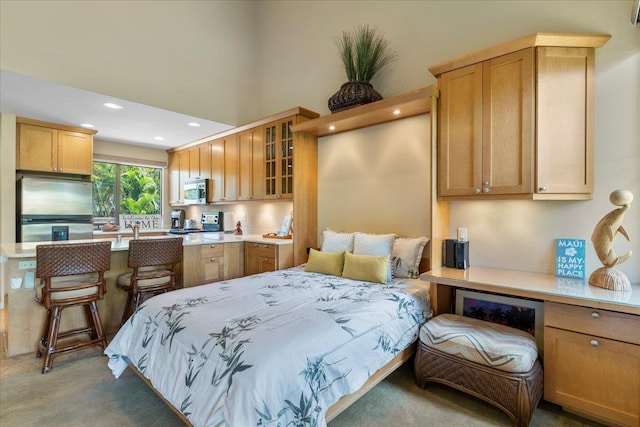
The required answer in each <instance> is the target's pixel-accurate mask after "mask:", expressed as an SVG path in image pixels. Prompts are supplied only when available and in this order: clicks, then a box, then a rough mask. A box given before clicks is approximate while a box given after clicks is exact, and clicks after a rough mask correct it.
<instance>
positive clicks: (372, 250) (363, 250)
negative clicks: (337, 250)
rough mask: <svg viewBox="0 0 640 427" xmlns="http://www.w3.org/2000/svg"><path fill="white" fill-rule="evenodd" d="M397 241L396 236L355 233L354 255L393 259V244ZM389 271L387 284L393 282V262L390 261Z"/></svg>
mask: <svg viewBox="0 0 640 427" xmlns="http://www.w3.org/2000/svg"><path fill="white" fill-rule="evenodd" d="M395 240H396V235H395V234H366V233H355V236H354V239H353V254H354V255H375V256H381V255H388V256H389V257H391V251H392V249H393V242H394V241H395ZM389 259H391V258H389ZM387 271H388V275H387V282H391V261H389V268H388V269H387Z"/></svg>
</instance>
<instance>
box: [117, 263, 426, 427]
mask: <svg viewBox="0 0 640 427" xmlns="http://www.w3.org/2000/svg"><path fill="white" fill-rule="evenodd" d="M430 313H431V309H430V307H429V295H428V285H427V284H426V283H425V282H422V283H420V282H419V281H413V282H403V281H399V280H395V281H394V282H393V284H390V285H380V284H373V283H369V282H361V281H354V280H349V279H343V278H340V277H335V276H328V275H323V274H318V273H306V272H305V271H304V270H303V269H302V268H301V267H296V268H292V269H288V270H281V271H276V272H271V273H264V274H258V275H255V276H249V277H245V278H241V279H235V280H230V281H225V282H218V283H214V284H211V285H204V286H197V287H193V288H187V289H181V290H177V291H174V292H169V293H166V294H162V295H159V296H156V297H154V298H151V299H150V300H148V301H147V302H145V304H144V305H143V306H141V307H140V308H139V309H138V310H137V311H136V312H135V314H134V315H133V316H132V317H131V319H129V321H127V323H126V324H125V325H124V326H123V327H122V328H121V329H120V331H119V332H118V334H117V335H116V336H115V338H114V339H113V341H112V342H111V343H110V344H109V346H108V347H107V349H106V350H105V353H106V354H107V356H109V367H110V368H111V370H112V371H113V374H114V375H115V376H116V377H119V376H120V375H121V374H122V372H123V371H124V370H125V369H126V368H127V366H128V365H129V364H132V365H134V366H135V368H136V369H137V370H138V371H140V372H141V373H142V374H143V375H144V376H145V377H146V378H148V379H149V380H150V381H151V383H152V384H153V386H154V388H155V389H156V390H158V391H159V392H160V393H161V394H162V395H163V396H164V397H165V399H167V400H168V401H169V402H171V404H172V405H173V406H174V407H175V408H177V409H178V410H180V411H181V412H182V413H183V414H184V415H185V417H186V418H187V419H189V421H190V422H191V424H193V425H194V426H233V427H235V426H288V425H294V426H325V425H326V420H325V414H326V410H327V409H328V408H329V407H330V406H331V405H333V404H334V403H336V402H337V401H338V399H340V397H342V396H344V395H347V394H350V393H353V392H354V391H356V390H358V389H359V388H360V387H361V386H362V385H363V384H364V382H365V381H366V380H367V379H368V378H369V377H370V376H371V375H373V374H374V373H375V372H376V371H377V370H378V369H379V368H380V367H382V366H383V365H385V364H386V363H387V362H389V361H390V360H391V359H392V358H393V357H394V356H395V355H396V354H398V353H399V352H400V351H402V350H404V349H405V348H406V347H408V346H409V345H410V344H411V343H413V342H414V341H415V340H416V339H417V337H418V333H419V328H420V326H421V325H422V324H423V323H424V322H425V321H426V320H427V317H428V316H429V315H430Z"/></svg>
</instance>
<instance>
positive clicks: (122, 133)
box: [0, 70, 232, 149]
mask: <svg viewBox="0 0 640 427" xmlns="http://www.w3.org/2000/svg"><path fill="white" fill-rule="evenodd" d="M107 102H110V103H114V104H117V105H120V106H122V107H123V108H122V109H119V110H114V109H110V108H107V107H105V106H104V105H103V104H104V103H107ZM0 112H2V113H10V114H15V115H16V116H19V117H25V118H28V119H34V120H42V121H46V122H52V123H58V124H64V125H69V126H80V125H81V124H84V123H89V124H92V125H94V128H93V129H95V130H97V131H98V133H97V134H96V135H95V138H96V139H100V140H104V141H111V142H119V143H125V144H132V145H139V146H145V147H153V148H160V149H167V148H171V147H176V146H178V145H182V144H185V143H188V142H191V141H196V140H198V139H201V138H203V137H206V136H209V135H213V134H216V133H219V132H222V131H224V130H227V129H229V128H231V127H232V126H230V125H226V124H224V123H217V122H212V121H209V120H205V119H202V118H199V117H193V116H188V115H185V114H181V113H176V112H173V111H167V110H163V109H160V108H155V107H151V106H148V105H143V104H139V103H136V102H131V101H127V100H124V99H118V98H114V97H112V96H108V95H103V94H100V93H94V92H89V91H86V90H82V89H77V88H73V87H70V86H65V85H61V84H58V83H53V82H48V81H45V80H40V79H36V78H33V77H30V76H26V75H22V74H18V73H15V72H12V71H7V70H1V71H0ZM189 123H198V124H200V126H198V127H194V126H190V125H189ZM154 138H163V140H159V139H154Z"/></svg>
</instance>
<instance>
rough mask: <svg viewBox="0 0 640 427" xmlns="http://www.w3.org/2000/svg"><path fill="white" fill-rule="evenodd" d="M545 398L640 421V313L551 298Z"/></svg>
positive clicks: (623, 421)
mask: <svg viewBox="0 0 640 427" xmlns="http://www.w3.org/2000/svg"><path fill="white" fill-rule="evenodd" d="M544 348H545V352H544V398H545V400H548V401H551V402H554V403H557V404H559V405H562V406H565V407H567V408H570V409H571V410H574V411H577V412H581V413H584V414H587V415H589V416H592V417H596V418H598V419H600V420H603V421H605V422H608V423H614V424H617V425H625V426H638V425H640V316H635V315H632V314H625V313H616V312H613V311H607V310H600V309H594V308H587V307H579V306H573V305H567V304H560V303H551V302H546V303H545V305H544Z"/></svg>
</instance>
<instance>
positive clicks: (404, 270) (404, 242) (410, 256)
mask: <svg viewBox="0 0 640 427" xmlns="http://www.w3.org/2000/svg"><path fill="white" fill-rule="evenodd" d="M427 243H429V239H428V238H426V237H424V236H423V237H416V238H407V237H398V238H397V239H396V240H395V242H394V243H393V250H392V251H391V264H392V265H393V277H404V278H412V279H415V278H417V277H419V276H420V270H419V269H420V260H421V259H422V252H423V251H424V248H425V246H427Z"/></svg>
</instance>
